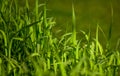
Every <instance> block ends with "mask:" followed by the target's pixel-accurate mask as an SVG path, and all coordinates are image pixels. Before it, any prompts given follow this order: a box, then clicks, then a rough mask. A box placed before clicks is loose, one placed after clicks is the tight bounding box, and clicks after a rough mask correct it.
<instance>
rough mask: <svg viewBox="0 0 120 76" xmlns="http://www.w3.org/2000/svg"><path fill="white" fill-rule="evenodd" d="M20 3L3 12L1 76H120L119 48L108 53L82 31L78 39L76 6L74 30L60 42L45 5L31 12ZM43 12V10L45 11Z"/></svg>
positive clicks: (5, 3)
mask: <svg viewBox="0 0 120 76" xmlns="http://www.w3.org/2000/svg"><path fill="white" fill-rule="evenodd" d="M25 2H26V5H25V7H24V8H21V7H19V6H18V3H17V0H12V1H8V0H4V1H2V3H1V4H2V6H1V8H0V45H1V46H0V76H8V75H12V76H29V75H30V76H47V75H50V76H106V75H108V76H111V75H112V76H113V75H114V76H118V75H119V71H120V70H119V69H120V67H119V65H120V60H119V59H120V55H119V54H120V53H119V50H118V49H117V48H116V49H115V50H109V51H107V52H108V53H106V51H105V50H107V49H104V48H103V47H102V45H101V44H100V42H99V34H98V33H99V30H101V28H100V26H99V25H97V27H96V37H95V38H94V37H91V35H90V32H89V33H88V34H87V33H86V32H84V31H81V32H82V34H83V35H84V36H83V38H81V39H79V40H77V39H76V36H77V35H76V24H75V21H76V20H75V10H74V5H72V21H73V24H72V27H73V30H72V32H70V33H66V34H64V35H63V36H61V37H60V39H58V38H56V37H54V36H53V34H52V33H53V32H52V27H53V26H54V25H55V21H54V19H53V18H52V17H51V18H48V17H47V14H46V12H47V9H46V3H45V4H38V3H39V0H36V1H35V8H34V9H33V10H34V11H32V12H30V7H29V2H28V0H26V1H25ZM40 8H43V9H42V10H41V11H40V10H39V9H40Z"/></svg>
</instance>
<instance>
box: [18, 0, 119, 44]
mask: <svg viewBox="0 0 120 76" xmlns="http://www.w3.org/2000/svg"><path fill="white" fill-rule="evenodd" d="M23 1H24V0H23ZM23 1H20V2H19V3H20V5H22V6H24V4H25V3H24V2H23ZM29 1H30V2H29V4H30V6H31V8H33V7H34V1H35V0H29ZM39 1H40V4H41V3H44V1H45V0H39ZM72 2H74V7H75V13H76V25H77V32H78V34H77V35H78V38H79V37H80V36H81V35H80V34H79V33H80V30H83V31H86V32H89V29H90V30H91V35H92V36H94V37H95V31H96V25H97V24H99V25H100V27H101V28H102V29H103V31H104V33H105V35H106V37H108V32H109V26H110V24H111V20H112V19H113V26H112V39H111V41H112V46H116V44H117V41H118V39H119V38H120V33H119V32H120V27H119V26H120V7H119V4H120V0H74V1H72V0H48V1H47V9H48V10H47V13H48V14H47V15H48V17H54V19H55V21H56V26H55V27H54V29H53V32H54V35H55V36H58V37H59V35H62V34H64V33H65V32H66V31H68V32H69V31H71V27H72V26H71V25H72V13H71V11H72ZM111 4H112V8H113V17H112V16H111ZM58 30H61V32H58ZM99 38H100V41H101V42H102V44H106V39H105V37H104V36H103V34H102V32H100V36H99Z"/></svg>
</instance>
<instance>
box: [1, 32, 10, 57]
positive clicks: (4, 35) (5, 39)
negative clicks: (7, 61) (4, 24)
mask: <svg viewBox="0 0 120 76" xmlns="http://www.w3.org/2000/svg"><path fill="white" fill-rule="evenodd" d="M0 32H1V34H2V35H3V39H4V46H5V47H7V36H6V34H5V32H4V31H3V30H0ZM5 56H8V52H7V48H5Z"/></svg>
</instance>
